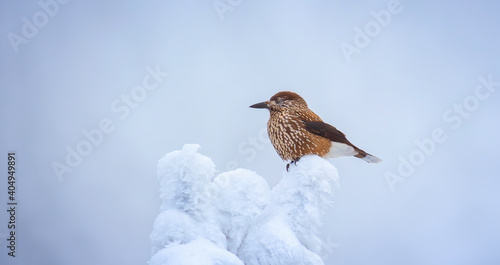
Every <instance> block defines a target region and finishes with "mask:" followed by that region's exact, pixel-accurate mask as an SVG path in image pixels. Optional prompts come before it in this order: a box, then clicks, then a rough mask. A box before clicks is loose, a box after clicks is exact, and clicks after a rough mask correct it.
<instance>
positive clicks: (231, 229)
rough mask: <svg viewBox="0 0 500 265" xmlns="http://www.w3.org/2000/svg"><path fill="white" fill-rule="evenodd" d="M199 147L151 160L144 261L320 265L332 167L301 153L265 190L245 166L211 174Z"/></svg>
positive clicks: (262, 182) (153, 263)
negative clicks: (156, 194)
mask: <svg viewBox="0 0 500 265" xmlns="http://www.w3.org/2000/svg"><path fill="white" fill-rule="evenodd" d="M199 149H200V146H199V145H195V144H188V145H184V147H183V148H182V150H180V151H174V152H171V153H168V154H167V155H165V157H163V158H162V159H160V160H159V161H158V180H159V182H160V199H161V206H160V213H159V214H158V217H157V218H156V220H155V222H154V225H153V231H152V233H151V235H150V238H151V244H152V258H151V260H150V261H149V264H150V265H166V264H181V265H182V264H206V265H211V264H214V265H215V264H218V265H220V264H228V265H229V264H231V265H232V264H238V265H243V264H246V265H253V264H255V265H257V264H259V265H264V264H273V265H274V264H311V265H312V264H323V261H322V260H321V258H320V257H319V256H318V254H319V252H320V250H321V240H320V239H319V238H318V233H319V229H320V226H321V217H322V216H323V213H324V211H325V210H326V208H327V207H328V206H330V205H331V204H332V199H333V191H332V190H333V187H334V186H335V185H336V183H337V179H338V174H337V170H336V168H335V167H334V166H333V165H331V164H330V163H328V162H327V161H326V160H324V159H323V158H320V157H318V156H315V155H311V156H305V157H302V158H301V159H300V161H298V162H297V164H296V166H294V165H292V166H290V171H289V172H288V171H284V172H283V179H282V180H281V182H280V183H279V184H278V185H277V186H276V187H275V188H273V189H272V191H271V190H270V189H269V186H268V184H267V182H266V181H265V179H263V178H262V177H260V176H259V175H257V174H256V173H255V172H252V171H249V170H246V169H236V170H233V171H229V172H225V173H222V174H220V175H218V176H217V177H215V178H213V176H214V174H215V165H214V163H213V162H212V160H211V159H210V158H208V157H206V156H203V155H201V154H199V153H198V151H199ZM212 179H213V180H212ZM243 262H244V263H243Z"/></svg>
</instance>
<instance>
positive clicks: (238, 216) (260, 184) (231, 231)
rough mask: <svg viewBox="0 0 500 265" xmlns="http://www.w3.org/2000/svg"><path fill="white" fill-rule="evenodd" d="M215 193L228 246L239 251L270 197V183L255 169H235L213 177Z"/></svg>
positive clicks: (214, 201) (231, 249)
mask: <svg viewBox="0 0 500 265" xmlns="http://www.w3.org/2000/svg"><path fill="white" fill-rule="evenodd" d="M212 194H213V203H214V204H215V205H216V207H217V209H218V210H219V224H220V226H221V228H222V231H223V232H224V234H225V235H226V237H227V248H228V250H229V251H231V252H232V253H235V254H236V253H237V250H238V247H239V246H240V244H241V242H242V240H243V237H244V236H245V234H246V233H247V231H248V228H249V226H250V225H251V224H252V222H253V221H254V220H255V218H256V217H257V216H259V215H260V214H261V213H262V210H263V209H264V206H266V204H267V203H268V201H269V194H270V190H269V185H268V184H267V182H266V180H264V179H263V178H262V177H261V176H259V175H257V174H256V173H255V172H252V171H250V170H246V169H236V170H233V171H230V172H226V173H222V174H220V175H219V176H217V177H216V178H215V179H214V181H213V183H212Z"/></svg>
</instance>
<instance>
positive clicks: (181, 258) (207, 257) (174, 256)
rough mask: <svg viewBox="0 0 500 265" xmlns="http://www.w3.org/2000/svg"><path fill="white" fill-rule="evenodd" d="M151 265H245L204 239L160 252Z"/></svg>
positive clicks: (150, 262)
mask: <svg viewBox="0 0 500 265" xmlns="http://www.w3.org/2000/svg"><path fill="white" fill-rule="evenodd" d="M149 264H150V265H211V264H214V265H215V264H217V265H244V264H243V262H242V261H241V260H240V259H238V257H236V256H235V255H234V254H232V253H230V252H228V251H226V250H224V249H221V248H219V247H217V246H215V245H214V244H213V243H212V242H211V241H208V240H206V239H204V238H199V239H196V240H193V241H191V242H189V243H187V244H180V245H179V244H176V245H173V246H170V247H168V248H165V249H163V250H160V251H159V252H158V253H156V255H154V256H153V258H151V260H150V261H149Z"/></svg>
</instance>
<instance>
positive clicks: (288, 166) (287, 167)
mask: <svg viewBox="0 0 500 265" xmlns="http://www.w3.org/2000/svg"><path fill="white" fill-rule="evenodd" d="M299 159H300V157H299V158H297V159H295V160H292V161H291V162H290V163H288V164H286V172H288V169H289V168H290V164H294V165H297V161H299Z"/></svg>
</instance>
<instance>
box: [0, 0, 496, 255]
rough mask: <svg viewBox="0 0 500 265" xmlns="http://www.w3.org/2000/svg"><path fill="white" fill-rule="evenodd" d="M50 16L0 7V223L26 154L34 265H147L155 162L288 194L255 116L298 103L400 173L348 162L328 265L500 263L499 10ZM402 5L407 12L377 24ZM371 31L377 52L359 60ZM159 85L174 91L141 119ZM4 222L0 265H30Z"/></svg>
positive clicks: (14, 4) (316, 8) (327, 5)
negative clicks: (199, 166)
mask: <svg viewBox="0 0 500 265" xmlns="http://www.w3.org/2000/svg"><path fill="white" fill-rule="evenodd" d="M48 2H51V1H50V0H41V1H40V3H42V4H39V2H37V1H29V2H19V1H2V2H1V3H0V36H1V37H2V41H1V42H0V58H1V60H0V89H1V95H0V109H1V120H0V121H1V126H0V128H1V129H0V141H1V145H0V150H1V153H2V154H3V155H4V159H3V160H2V161H4V165H3V166H0V168H4V173H3V174H2V175H3V176H4V177H3V178H2V179H0V194H2V195H0V198H1V200H0V203H2V204H3V206H0V208H2V209H6V207H7V206H6V203H7V177H6V176H7V174H6V171H7V169H6V168H7V165H6V164H7V162H6V161H7V160H6V157H7V152H9V151H15V152H16V157H17V183H16V186H17V194H16V195H17V201H18V203H19V205H18V208H17V222H18V226H17V229H16V234H17V235H18V237H17V249H16V254H17V257H16V258H15V261H16V262H17V264H71V265H80V264H95V265H100V264H145V263H146V262H147V260H149V258H150V255H151V253H150V252H151V245H150V240H149V234H150V232H151V230H152V224H153V221H154V218H155V217H156V215H157V213H158V207H159V204H160V200H159V198H158V196H159V192H158V188H159V185H158V182H157V177H156V165H157V161H158V160H159V159H160V158H161V157H162V156H163V155H165V154H166V153H168V152H171V151H173V150H178V149H180V148H181V147H182V146H183V145H184V144H185V143H197V144H200V145H201V147H202V149H201V153H202V154H203V155H206V156H208V157H211V158H212V160H213V161H214V163H215V164H216V165H217V169H218V170H219V172H220V173H222V172H224V171H226V170H229V169H234V168H236V167H243V168H246V169H250V170H253V171H256V172H257V173H258V174H259V175H261V176H262V177H264V178H266V180H267V181H268V182H269V185H270V186H271V187H273V186H275V185H276V184H277V183H278V181H279V180H280V179H281V173H282V171H283V170H284V168H285V164H284V163H283V162H282V161H281V160H280V158H279V157H278V155H277V154H276V153H275V151H274V149H273V148H272V146H271V144H270V143H269V142H268V140H267V135H266V134H265V131H263V130H265V127H266V122H267V118H268V115H269V114H268V113H267V111H265V110H255V109H250V108H249V107H248V106H249V105H251V104H254V103H257V102H261V101H265V100H268V99H269V98H270V97H271V96H272V95H274V94H275V93H276V92H278V91H282V90H290V91H294V92H297V93H299V94H300V95H301V96H303V97H304V99H305V100H306V101H307V103H308V104H309V107H310V108H311V109H312V110H313V111H315V112H316V113H317V114H318V115H320V116H321V117H322V118H323V120H324V121H325V122H328V123H330V124H332V125H334V126H335V127H337V128H338V129H339V130H341V131H343V132H344V133H345V134H346V135H347V137H348V139H349V140H351V142H353V143H354V144H356V145H357V146H358V147H360V148H362V149H364V150H366V151H367V152H369V153H372V154H373V155H376V156H378V157H380V158H382V159H383V160H384V161H383V162H382V163H381V164H376V165H373V164H368V163H365V162H364V161H362V160H359V159H356V158H339V159H335V160H331V163H332V164H334V165H335V166H336V167H337V169H338V171H339V175H340V186H341V188H340V189H338V190H336V195H335V204H334V205H333V207H332V208H331V209H330V210H329V211H328V212H327V214H326V216H325V217H324V227H323V230H322V231H321V234H322V238H323V241H324V242H325V249H324V250H323V255H322V256H323V257H325V258H326V260H325V264H344V265H347V264H357V265H360V264H409V265H412V264H419V265H420V264H426V265H429V264H441V265H442V264H454V265H457V264H498V263H499V262H500V247H499V246H500V244H499V243H500V204H499V203H500V193H499V188H500V176H499V172H500V171H499V170H498V168H497V166H498V164H497V163H498V161H499V159H500V155H499V151H498V148H499V147H500V138H499V137H498V135H499V129H500V119H499V117H500V115H499V114H500V95H498V93H499V92H498V91H497V92H493V93H491V94H489V96H488V97H487V98H486V99H481V100H478V99H477V96H475V92H476V87H477V86H479V85H481V82H480V81H479V80H480V78H481V77H482V78H483V79H485V80H488V77H489V76H490V75H491V77H490V79H491V80H493V81H494V82H500V63H499V62H500V53H499V50H498V47H500V18H499V16H498V10H499V8H500V4H499V3H497V2H495V1H476V2H472V1H469V2H466V3H464V2H460V3H458V2H455V1H439V2H435V1H409V0H401V1H399V2H398V1H396V2H395V1H349V2H347V1H343V2H341V1H284V0H281V1H245V0H241V1H236V0H227V1H223V0H221V1H197V2H195V1H106V2H99V1H76V0H75V1H69V2H68V3H66V2H64V4H63V1H61V3H58V2H54V1H52V2H51V3H57V4H56V5H57V8H55V6H54V5H52V6H51V7H49V10H51V11H44V8H43V7H42V6H46V5H47V4H46V3H48ZM214 4H215V6H214ZM388 5H389V6H391V5H392V6H393V7H394V6H398V10H399V12H397V13H393V14H391V18H390V21H389V22H388V23H387V25H385V26H383V25H380V24H376V19H375V18H374V15H373V13H372V12H375V13H377V14H380V13H379V12H380V11H381V10H388ZM50 8H52V9H50ZM40 12H42V13H43V14H45V16H44V15H43V14H42V13H40ZM47 12H49V13H51V14H49V13H47ZM33 19H35V22H36V23H37V24H38V25H39V26H36V25H35V24H34V22H33ZM26 21H28V22H29V23H32V24H33V25H34V26H35V30H34V31H33V28H31V31H29V29H28V28H25V27H27V26H26ZM370 23H371V24H370ZM374 23H375V24H374ZM367 25H369V26H368V31H369V33H370V34H371V35H372V37H370V36H368V35H367V36H368V38H369V40H368V41H367V40H366V37H365V41H366V42H367V44H366V45H364V47H361V48H357V49H358V50H357V52H356V53H352V54H350V55H349V56H346V53H345V51H344V52H343V50H342V48H341V47H342V43H346V44H348V45H351V46H353V47H356V46H355V38H356V36H357V34H359V33H358V32H359V31H357V30H356V28H357V29H359V30H360V31H362V32H364V33H365V34H366V32H365V31H366V30H365V29H366V26H367ZM376 25H379V26H378V30H377V26H376ZM370 27H371V28H370ZM23 29H24V30H25V32H24V33H29V34H28V35H29V37H26V36H23ZM11 33H12V34H11ZM375 33H376V34H375ZM13 34H15V35H17V36H18V37H13V36H14V35H13ZM30 34H31V35H30ZM12 38H15V39H16V41H17V42H14V43H17V44H16V45H13V41H12ZM358 38H359V37H358ZM21 39H22V41H21ZM148 69H153V70H156V69H159V70H156V71H161V72H163V73H167V72H168V76H166V77H163V78H159V80H160V79H161V81H158V82H156V84H157V87H156V88H155V89H153V90H143V92H144V91H145V93H142V94H135V95H136V99H137V97H138V96H137V95H140V101H135V102H132V103H135V104H127V103H126V102H125V100H124V98H123V95H124V96H125V98H126V97H127V95H128V96H130V95H132V93H139V92H140V90H137V88H136V87H137V86H141V85H142V83H143V80H144V79H145V78H146V79H147V76H148V75H149V76H151V73H150V71H148ZM148 80H149V81H148V82H150V84H153V83H155V82H154V81H153V80H155V79H154V78H153V79H151V78H149V79H148ZM155 81H156V80H155ZM496 88H497V89H498V88H500V86H499V85H497V86H496ZM134 91H135V92H134ZM138 91H139V92H138ZM481 93H483V95H484V93H487V90H484V89H483V90H482V91H481ZM474 98H476V100H474ZM132 100H133V96H132ZM465 103H466V104H469V105H468V106H469V108H468V110H467V109H466V110H465V113H464V112H463V111H462V112H461V114H460V113H459V112H458V111H459V109H457V108H456V105H455V104H462V105H463V104H465ZM471 104H472V105H471ZM132 106H133V107H132ZM117 108H121V111H118V110H117ZM127 108H128V114H127V115H125V109H127ZM446 117H448V118H446ZM103 120H105V121H107V122H108V125H109V126H111V127H113V128H114V129H113V130H112V131H111V132H110V133H103V137H102V140H101V141H98V143H99V144H97V145H92V147H91V150H90V151H89V152H88V155H86V156H83V157H82V158H81V161H80V162H79V163H76V164H78V165H76V166H75V167H68V168H70V169H71V172H66V171H65V172H64V173H63V174H62V175H61V176H60V177H58V176H57V174H56V172H55V171H54V169H53V165H54V163H60V164H61V165H66V164H67V163H66V161H65V160H66V157H67V155H68V152H69V151H68V149H67V148H70V149H73V150H76V149H77V147H78V145H80V146H83V145H85V144H84V143H83V142H84V141H87V140H86V139H87V138H86V136H85V135H84V133H83V132H82V131H86V132H90V131H92V130H96V129H98V128H99V126H100V123H101V122H102V121H103ZM459 121H460V124H458V122H459ZM436 129H441V130H442V131H444V134H445V138H446V140H445V141H444V142H442V143H436V146H435V148H434V149H433V150H432V152H429V154H425V157H423V159H424V160H425V161H421V160H422V159H421V160H419V165H418V166H414V169H413V172H411V173H409V174H407V175H408V176H407V177H404V182H401V183H397V185H395V189H391V188H390V187H391V186H390V185H389V184H388V182H387V180H386V176H387V174H388V173H387V172H392V173H394V174H398V167H400V163H401V158H403V159H405V160H408V159H409V157H410V155H411V154H412V153H415V152H421V153H423V152H422V151H418V146H417V145H416V144H415V141H422V140H424V139H428V138H431V137H432V133H433V131H434V130H436ZM263 132H264V133H263ZM82 148H83V147H82ZM416 150H417V151H416ZM414 158H415V157H414ZM420 162H421V163H420ZM7 222H8V216H7V212H6V211H2V214H0V235H2V237H1V238H0V249H1V250H0V263H1V264H12V262H13V259H12V258H11V257H9V256H7V250H8V249H7V248H6V247H5V246H6V236H7V233H8V232H9V230H8V229H7Z"/></svg>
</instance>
